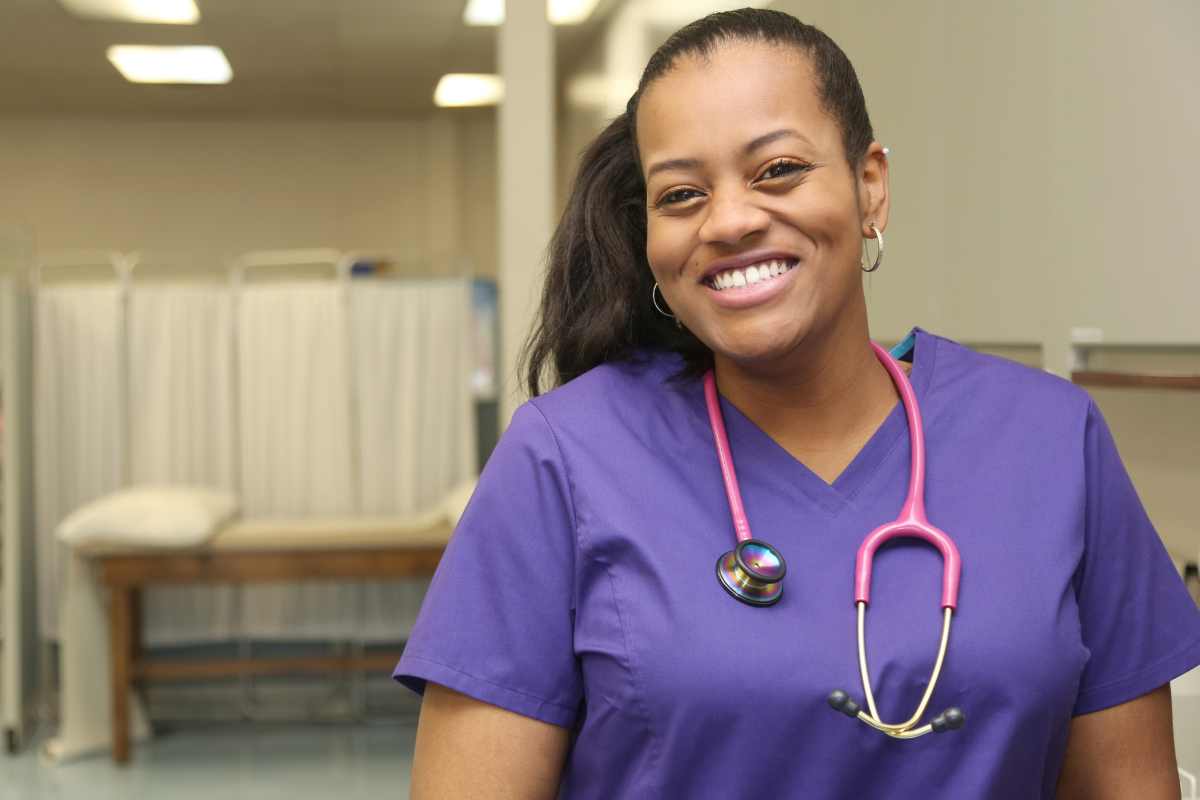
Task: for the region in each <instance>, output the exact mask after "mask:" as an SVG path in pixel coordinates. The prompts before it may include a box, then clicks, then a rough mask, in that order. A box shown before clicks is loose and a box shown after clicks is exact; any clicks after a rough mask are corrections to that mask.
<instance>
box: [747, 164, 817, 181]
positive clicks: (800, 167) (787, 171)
mask: <svg viewBox="0 0 1200 800" xmlns="http://www.w3.org/2000/svg"><path fill="white" fill-rule="evenodd" d="M810 169H812V165H811V164H804V163H802V162H800V161H789V160H787V159H780V160H779V161H775V162H773V163H772V164H771V166H769V167H767V168H766V169H765V170H763V173H762V175H761V176H759V180H760V181H768V180H771V179H772V178H782V177H785V176H787V175H791V174H792V173H794V172H807V171H808V170H810Z"/></svg>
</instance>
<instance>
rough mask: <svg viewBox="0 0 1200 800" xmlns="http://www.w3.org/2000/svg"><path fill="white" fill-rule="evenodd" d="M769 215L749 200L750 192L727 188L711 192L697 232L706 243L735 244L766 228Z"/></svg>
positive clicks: (750, 198)
mask: <svg viewBox="0 0 1200 800" xmlns="http://www.w3.org/2000/svg"><path fill="white" fill-rule="evenodd" d="M770 221H771V218H770V215H769V214H767V212H766V211H765V210H764V209H762V208H760V207H759V206H757V205H755V204H754V203H753V202H752V196H751V195H750V193H749V192H745V191H738V190H737V189H728V190H725V191H723V192H716V191H714V192H713V193H712V195H710V198H709V202H708V207H707V216H706V217H705V219H704V223H703V224H702V225H701V226H700V231H699V235H700V238H701V240H702V241H703V242H704V243H705V244H737V243H738V242H741V241H742V240H743V239H745V238H746V237H747V236H751V235H753V234H755V233H760V232H762V231H764V230H766V229H767V225H769V224H770Z"/></svg>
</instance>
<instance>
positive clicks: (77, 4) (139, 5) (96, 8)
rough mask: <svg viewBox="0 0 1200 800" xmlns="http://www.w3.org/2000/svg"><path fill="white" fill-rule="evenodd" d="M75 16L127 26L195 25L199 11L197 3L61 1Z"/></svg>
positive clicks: (189, 0)
mask: <svg viewBox="0 0 1200 800" xmlns="http://www.w3.org/2000/svg"><path fill="white" fill-rule="evenodd" d="M61 2H62V4H63V5H64V6H65V7H66V9H67V10H68V11H70V12H71V13H72V14H78V15H79V16H81V17H93V18H99V19H119V20H125V21H126V22H157V23H163V24H167V25H194V24H196V23H197V22H199V21H200V10H199V9H197V8H196V3H195V1H194V0H61Z"/></svg>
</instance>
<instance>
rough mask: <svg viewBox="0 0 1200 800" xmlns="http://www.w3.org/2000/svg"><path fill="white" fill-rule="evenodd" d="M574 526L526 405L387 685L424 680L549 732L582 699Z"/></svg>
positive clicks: (547, 436)
mask: <svg viewBox="0 0 1200 800" xmlns="http://www.w3.org/2000/svg"><path fill="white" fill-rule="evenodd" d="M575 542H576V537H575V524H574V511H573V507H572V503H571V492H570V486H569V483H568V480H567V475H566V470H565V468H564V464H563V460H562V456H561V452H560V450H559V448H558V444H557V442H556V440H555V438H554V435H553V432H552V430H551V429H550V426H549V424H548V422H547V421H546V419H545V417H544V416H543V415H542V413H541V411H540V410H538V408H537V407H536V406H534V405H533V404H532V403H526V404H525V405H523V406H521V407H520V408H519V409H518V410H517V412H516V413H515V414H514V415H513V418H512V421H511V423H510V424H509V427H508V429H507V430H506V431H505V432H504V435H503V436H502V437H501V439H500V441H499V443H498V444H497V445H496V448H495V450H494V451H493V452H492V455H491V457H490V458H489V459H488V462H487V464H486V466H485V467H484V469H483V472H482V474H481V475H480V476H479V483H478V485H477V487H476V489H475V493H474V494H473V495H472V496H471V500H470V502H469V503H468V504H467V507H466V510H465V511H464V512H463V515H462V517H461V518H460V520H459V523H458V526H457V527H456V528H455V530H454V534H453V535H452V536H451V537H450V541H449V543H448V544H447V546H446V550H445V553H444V554H443V555H442V559H441V561H440V562H439V564H438V567H437V570H436V572H435V573H434V576H433V580H432V581H431V583H430V586H429V590H428V592H427V593H426V595H425V599H424V601H423V602H422V604H421V610H420V612H419V614H418V615H417V621H416V623H415V624H414V626H413V629H412V633H411V635H410V636H409V639H408V642H407V643H406V644H405V647H404V652H403V654H402V656H401V658H400V663H399V664H398V665H397V667H396V670H395V672H394V673H393V677H394V678H395V679H396V680H398V681H399V682H400V683H402V684H404V685H405V686H407V687H409V688H410V689H412V690H413V691H415V692H417V693H419V694H423V693H424V691H425V682H426V681H433V682H435V683H439V684H441V685H443V686H446V687H448V688H450V689H453V690H454V691H456V692H460V693H462V694H465V695H468V696H470V697H473V698H475V699H477V700H481V701H483V702H485V703H490V704H492V705H496V706H500V707H502V708H506V709H508V710H510V711H514V712H516V713H518V714H522V715H525V716H529V717H533V718H535V719H539V720H542V721H543V722H549V723H551V724H555V725H562V726H565V727H570V726H571V725H573V724H574V722H575V719H576V716H577V714H578V712H579V708H580V702H581V699H582V697H583V690H582V678H581V674H580V669H579V663H578V660H577V659H576V656H575V652H574V647H573V638H574V608H575V603H574V596H575V578H574V575H575Z"/></svg>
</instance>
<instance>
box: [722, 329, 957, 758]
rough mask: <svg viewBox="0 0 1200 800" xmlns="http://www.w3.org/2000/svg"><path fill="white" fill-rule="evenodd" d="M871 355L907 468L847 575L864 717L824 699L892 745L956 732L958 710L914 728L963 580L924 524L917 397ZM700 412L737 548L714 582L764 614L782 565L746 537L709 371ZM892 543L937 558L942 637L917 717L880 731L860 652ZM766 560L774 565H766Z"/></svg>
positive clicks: (899, 373) (953, 557) (945, 541)
mask: <svg viewBox="0 0 1200 800" xmlns="http://www.w3.org/2000/svg"><path fill="white" fill-rule="evenodd" d="M870 345H871V348H872V350H873V351H874V353H875V355H876V357H877V358H878V359H879V361H880V363H882V364H883V366H884V368H885V369H886V370H887V372H888V374H889V376H891V379H892V382H893V384H895V386H896V390H897V392H898V393H899V394H900V400H901V403H902V404H903V406H904V411H905V416H906V417H907V420H908V433H909V444H910V450H911V458H910V461H909V477H908V495H907V496H906V498H905V501H904V505H903V506H902V507H901V509H900V513H899V514H898V515H897V517H896V519H895V520H894V521H892V522H888V523H885V524H883V525H880V526H879V527H878V528H876V529H875V530H873V531H872V532H871V533H870V534H868V535H867V537H866V538H865V539H864V540H863V542H862V544H861V545H860V546H859V548H858V553H857V556H856V558H855V569H854V603H855V607H856V609H857V613H856V616H857V629H858V665H859V674H860V678H861V680H862V686H863V694H864V695H865V697H866V702H867V709H866V710H863V709H861V708H860V707H859V706H858V705H857V704H856V703H854V701H853V700H851V699H850V698H849V695H847V694H846V693H845V692H842V691H837V692H834V693H833V694H831V695H830V697H829V702H830V705H832V706H833V707H834V708H835V709H837V710H839V711H841V712H842V713H844V714H846V715H847V716H853V717H856V718H858V719H859V720H861V721H862V722H864V723H866V724H867V725H869V726H870V727H872V728H875V729H876V730H878V731H880V732H882V733H885V734H887V735H888V736H891V737H893V738H897V739H914V738H917V737H918V736H924V735H925V734H927V733H931V732H941V731H943V730H953V729H956V728H959V727H961V726H962V724H963V721H964V717H963V714H962V712H961V711H960V710H958V709H957V708H952V709H948V710H947V711H946V712H944V713H943V714H941V715H939V716H938V717H937V718H935V719H934V721H933V722H932V723H930V724H926V725H923V726H921V727H916V725H917V723H918V722H919V721H920V719H921V717H922V716H924V714H925V710H926V708H927V707H928V705H929V701H930V699H931V698H932V697H933V692H934V688H935V687H936V685H937V681H938V678H939V677H940V675H941V671H942V666H943V664H944V662H945V657H946V648H947V645H948V642H949V638H950V621H951V618H952V617H953V615H954V611H955V609H956V608H957V605H958V586H959V581H960V578H961V574H962V560H961V558H960V556H959V553H958V548H957V547H956V546H955V544H954V541H953V540H952V539H951V538H950V537H949V535H947V534H946V533H945V532H944V531H942V530H941V529H940V528H937V527H935V526H934V525H932V524H930V522H929V520H928V518H927V517H926V515H925V432H924V427H923V425H922V420H921V411H920V408H919V406H918V403H917V397H916V393H915V392H914V390H913V388H912V384H911V383H910V382H909V380H908V376H907V375H905V374H904V371H903V370H902V369H901V368H900V365H899V364H898V363H896V360H895V359H894V358H892V356H891V354H889V353H888V352H887V351H886V350H884V349H883V348H882V347H880V346H879V345H877V344H876V343H875V342H870ZM704 394H705V404H706V406H707V408H708V419H709V423H710V425H711V427H712V433H713V439H714V442H715V444H716V449H717V460H718V461H719V463H720V467H721V479H722V481H723V482H724V484H725V494H726V498H727V499H728V501H729V513H730V516H731V518H732V521H733V529H734V534H735V536H736V537H737V541H738V547H737V549H736V550H735V551H734V552H733V553H726V554H725V555H724V556H722V557H721V558H720V559H718V560H717V577H718V579H719V580H720V582H721V583H722V585H723V586H724V587H725V589H726V591H728V592H729V593H730V594H731V595H733V596H734V597H735V598H737V599H739V600H742V601H743V602H746V603H748V604H750V605H759V606H769V605H773V604H774V603H776V602H778V600H779V599H780V596H781V592H782V584H781V583H780V581H781V580H782V577H783V573H784V571H785V570H786V565H784V564H783V558H782V556H781V555H779V553H778V551H775V549H774V548H773V547H771V546H770V545H768V544H766V543H765V542H761V541H759V540H756V539H754V537H753V534H752V533H751V531H750V521H749V519H748V518H747V516H746V509H745V506H744V504H743V502H742V495H741V490H740V489H739V487H738V481H737V473H736V471H735V470H734V466H733V457H732V454H731V453H730V447H729V438H728V435H727V433H726V430H725V420H724V418H723V416H722V414H721V406H720V397H719V395H718V393H717V384H716V377H715V375H714V373H713V371H712V370H711V369H710V370H709V371H708V372H706V373H705V375H704ZM897 538H915V539H921V540H923V541H925V542H928V543H929V544H931V545H933V546H934V547H936V548H937V549H938V551H939V552H940V553H941V556H942V598H941V608H942V635H941V642H940V644H939V645H938V654H937V659H936V661H935V663H934V666H933V672H932V674H931V676H930V679H929V683H928V684H927V686H926V689H925V693H924V695H923V696H922V697H921V702H920V703H919V704H918V706H917V709H916V712H915V713H914V714H913V715H912V716H911V717H910V718H909V719H907V720H905V721H904V722H902V723H887V722H884V721H883V720H882V719H881V718H880V716H879V711H878V709H877V707H876V704H875V694H874V692H873V691H872V690H871V676H870V672H869V671H868V669H867V648H866V633H865V628H866V610H867V606H868V605H869V604H870V599H871V573H872V565H873V562H874V557H875V552H876V551H877V550H878V549H879V547H880V546H882V545H883V544H885V543H886V542H888V541H890V540H892V539H897ZM747 547H752V548H756V549H757V550H758V551H759V552H760V553H762V554H765V558H766V562H767V563H768V564H769V565H770V564H774V568H775V570H776V571H777V576H778V577H775V578H770V577H767V576H766V573H767V572H769V569H768V570H765V571H761V572H760V571H756V570H755V568H754V567H753V566H751V565H749V564H747V563H746V561H745V560H744V559H743V557H742V555H743V550H745V549H746V548H747ZM772 559H773V560H772Z"/></svg>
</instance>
